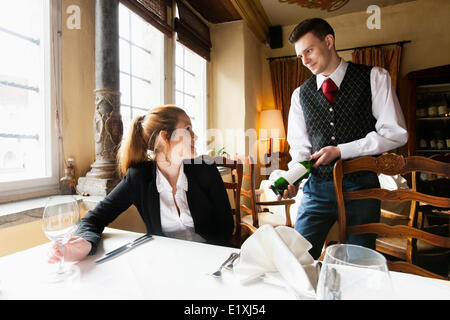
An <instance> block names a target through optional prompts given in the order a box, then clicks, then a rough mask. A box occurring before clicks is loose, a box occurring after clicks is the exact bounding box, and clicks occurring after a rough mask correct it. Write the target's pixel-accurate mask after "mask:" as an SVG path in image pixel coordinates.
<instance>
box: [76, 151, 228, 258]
mask: <svg viewBox="0 0 450 320" xmlns="http://www.w3.org/2000/svg"><path fill="white" fill-rule="evenodd" d="M196 160H197V159H196ZM199 162H200V161H199ZM194 163H195V164H194ZM183 165H184V173H185V175H186V177H187V181H188V190H187V191H186V196H187V201H188V205H189V210H190V212H191V215H192V219H193V221H194V228H195V232H196V233H198V234H199V235H200V236H202V237H203V238H204V239H205V240H206V241H207V242H208V243H211V244H217V245H230V244H231V236H232V233H233V229H234V221H233V216H232V211H231V206H230V202H229V199H228V194H227V192H226V190H225V186H224V184H223V181H222V177H221V176H220V173H219V171H218V170H217V168H216V167H215V166H214V165H209V164H206V163H204V162H203V161H201V163H197V161H196V162H192V163H189V164H188V163H187V162H185V163H184V164H183ZM131 205H135V206H136V208H137V209H138V211H139V214H140V215H141V217H142V220H143V221H144V223H145V226H146V228H147V233H150V234H153V235H160V236H165V235H164V234H163V232H162V228H161V215H160V208H159V193H158V189H157V187H156V162H154V161H148V162H144V163H141V164H138V165H135V166H132V167H130V168H129V169H128V171H127V174H126V175H125V177H124V178H123V179H122V181H121V182H120V183H119V184H118V185H117V186H116V187H115V188H114V190H112V191H111V193H110V194H108V195H107V196H106V197H105V199H104V200H102V201H101V202H99V203H98V204H97V206H96V207H95V208H94V209H93V210H90V211H89V212H88V213H87V214H86V215H85V216H84V217H83V218H82V219H81V221H80V226H79V228H78V231H77V233H76V235H78V236H80V237H82V238H84V239H86V240H88V241H89V242H91V243H92V250H91V252H90V254H94V253H95V251H96V250H97V246H98V242H99V241H100V239H101V233H102V232H103V229H104V227H105V226H107V225H108V224H109V223H111V222H112V221H113V220H114V219H115V218H117V217H118V216H119V215H120V214H121V213H122V212H124V211H125V210H126V209H128V208H129V207H130V206H131Z"/></svg>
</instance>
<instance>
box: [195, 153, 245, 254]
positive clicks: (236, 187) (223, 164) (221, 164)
mask: <svg viewBox="0 0 450 320" xmlns="http://www.w3.org/2000/svg"><path fill="white" fill-rule="evenodd" d="M202 158H203V160H204V161H205V162H206V163H208V164H214V165H215V166H216V167H217V168H228V169H230V175H231V182H227V181H224V185H225V188H226V189H227V190H232V193H233V199H234V208H232V212H233V217H234V233H233V238H232V245H233V246H235V247H237V248H240V247H241V244H242V235H241V212H240V207H241V194H240V193H241V187H242V175H243V170H244V169H243V168H244V165H243V163H242V162H241V161H240V160H239V159H236V160H233V159H230V158H226V157H220V156H219V157H210V156H206V155H204V156H202ZM232 207H233V206H232Z"/></svg>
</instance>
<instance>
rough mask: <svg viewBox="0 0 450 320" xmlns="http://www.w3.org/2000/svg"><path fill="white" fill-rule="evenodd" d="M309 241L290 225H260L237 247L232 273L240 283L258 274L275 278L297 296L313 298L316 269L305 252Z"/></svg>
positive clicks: (309, 246)
mask: <svg viewBox="0 0 450 320" xmlns="http://www.w3.org/2000/svg"><path fill="white" fill-rule="evenodd" d="M311 247H312V246H311V244H310V243H309V242H308V241H307V240H306V239H305V238H303V237H302V236H301V235H300V234H299V233H298V232H297V231H295V230H294V229H293V228H289V227H286V226H279V227H276V228H274V227H273V226H271V225H269V224H265V225H262V226H261V227H259V228H258V229H257V230H256V231H255V233H253V234H252V235H251V236H250V237H249V238H248V239H247V240H246V241H245V242H244V243H243V244H242V247H241V257H240V259H239V262H238V263H237V264H236V266H235V267H234V273H235V274H236V275H237V276H239V277H240V280H241V283H242V284H244V285H245V284H246V283H248V282H249V281H250V280H254V279H258V278H259V277H261V276H265V278H267V279H269V281H268V282H271V281H270V279H272V283H273V282H274V281H273V280H276V279H278V282H280V281H281V283H282V285H284V286H285V287H286V289H288V290H289V291H291V292H292V293H294V294H295V295H296V298H299V299H315V298H316V285H317V280H318V276H319V270H318V267H317V265H316V262H315V261H314V259H313V258H312V256H311V255H310V254H309V252H308V251H309V249H311Z"/></svg>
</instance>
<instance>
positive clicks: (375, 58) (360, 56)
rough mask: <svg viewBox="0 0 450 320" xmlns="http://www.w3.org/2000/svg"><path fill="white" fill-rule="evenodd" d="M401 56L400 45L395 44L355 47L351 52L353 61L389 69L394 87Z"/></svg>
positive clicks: (395, 87)
mask: <svg viewBox="0 0 450 320" xmlns="http://www.w3.org/2000/svg"><path fill="white" fill-rule="evenodd" d="M401 56H402V46H400V45H396V46H395V47H393V48H382V47H370V48H363V49H356V50H354V51H353V52H352V61H353V62H354V63H360V64H365V65H368V66H376V67H382V68H384V69H386V70H387V71H389V74H390V76H391V79H392V85H393V87H394V89H395V90H396V89H397V83H398V74H399V72H400V60H401Z"/></svg>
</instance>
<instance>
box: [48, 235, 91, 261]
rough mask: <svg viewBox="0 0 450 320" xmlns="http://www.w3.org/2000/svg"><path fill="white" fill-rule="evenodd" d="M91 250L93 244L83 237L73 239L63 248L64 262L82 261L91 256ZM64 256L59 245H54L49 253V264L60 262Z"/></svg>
mask: <svg viewBox="0 0 450 320" xmlns="http://www.w3.org/2000/svg"><path fill="white" fill-rule="evenodd" d="M91 248H92V244H91V243H90V242H89V241H87V240H84V239H83V238H81V237H72V238H70V240H69V241H68V242H67V243H66V244H65V245H64V246H63V248H62V250H64V261H68V262H78V261H81V260H83V259H84V258H85V257H86V256H87V255H88V254H89V252H90V251H91ZM62 256H63V253H62V252H61V251H60V247H58V245H56V244H53V246H52V247H51V249H50V251H49V253H48V262H49V263H56V262H59V260H61V257H62Z"/></svg>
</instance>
